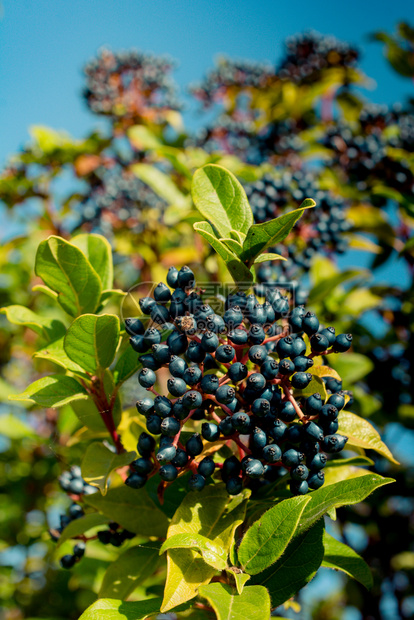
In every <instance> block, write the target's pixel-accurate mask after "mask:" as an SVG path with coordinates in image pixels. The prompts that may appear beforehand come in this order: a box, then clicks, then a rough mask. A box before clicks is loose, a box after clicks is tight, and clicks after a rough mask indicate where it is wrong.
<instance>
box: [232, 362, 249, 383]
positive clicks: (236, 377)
mask: <svg viewBox="0 0 414 620" xmlns="http://www.w3.org/2000/svg"><path fill="white" fill-rule="evenodd" d="M247 373H248V370H247V366H245V365H244V364H242V363H241V362H235V363H234V364H232V365H231V366H230V368H229V369H228V371H227V374H228V376H229V378H230V379H231V381H232V382H233V383H237V382H238V381H243V379H245V378H246V377H247Z"/></svg>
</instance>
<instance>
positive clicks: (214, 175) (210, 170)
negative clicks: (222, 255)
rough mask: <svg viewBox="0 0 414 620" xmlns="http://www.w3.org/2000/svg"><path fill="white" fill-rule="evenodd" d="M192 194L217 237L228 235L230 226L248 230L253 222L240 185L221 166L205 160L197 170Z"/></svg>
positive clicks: (231, 228)
mask: <svg viewBox="0 0 414 620" xmlns="http://www.w3.org/2000/svg"><path fill="white" fill-rule="evenodd" d="M191 195H192V197H193V201H194V204H195V206H196V207H197V209H198V210H199V212H200V213H201V214H202V215H203V216H204V217H205V218H206V220H208V221H209V222H210V223H211V224H212V225H213V226H214V228H215V229H216V230H217V232H218V233H219V236H220V237H226V238H227V237H230V231H231V230H239V231H241V232H243V233H247V232H248V230H249V228H250V227H251V225H252V224H253V213H252V210H251V208H250V205H249V202H248V200H247V196H246V192H245V191H244V189H243V186H242V185H241V183H239V181H238V180H237V179H236V177H235V176H234V174H232V173H231V172H229V171H228V170H226V169H225V168H223V167H222V166H217V165H215V164H207V166H204V167H203V168H199V169H198V170H196V172H195V173H194V176H193V183H192V186H191Z"/></svg>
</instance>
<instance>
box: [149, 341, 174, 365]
mask: <svg viewBox="0 0 414 620" xmlns="http://www.w3.org/2000/svg"><path fill="white" fill-rule="evenodd" d="M151 351H152V354H153V356H154V358H155V359H156V360H157V362H158V364H160V365H161V366H163V365H164V364H168V362H169V361H170V357H171V353H170V349H169V348H168V345H166V344H153V345H152V347H151Z"/></svg>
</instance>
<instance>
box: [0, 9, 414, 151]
mask: <svg viewBox="0 0 414 620" xmlns="http://www.w3.org/2000/svg"><path fill="white" fill-rule="evenodd" d="M0 3H2V5H3V11H2V16H1V18H0V59H1V60H0V63H1V65H0V135H1V140H0V162H3V161H4V160H5V158H6V157H7V155H8V154H11V153H12V152H13V151H15V150H16V149H18V148H19V147H20V146H21V145H22V144H23V143H24V142H25V141H26V140H27V136H28V133H27V129H28V127H29V125H32V124H46V125H50V126H53V127H56V128H61V129H66V130H67V131H69V132H70V133H72V134H74V135H75V136H78V137H80V136H82V135H83V134H84V133H85V132H86V131H87V130H88V129H90V128H91V127H93V126H95V125H96V124H97V122H98V121H97V119H96V118H95V117H93V116H92V115H91V114H90V113H89V112H88V111H87V110H86V108H85V106H84V104H83V101H82V99H81V97H80V92H81V89H82V74H81V70H82V66H83V65H84V63H85V61H86V60H87V59H89V58H90V57H91V56H93V55H94V54H95V53H96V51H97V49H98V48H99V47H101V46H102V45H107V46H110V47H112V48H113V49H127V48H130V47H136V48H139V49H142V50H145V51H152V52H155V53H169V54H170V55H171V56H173V57H175V58H176V59H177V60H178V62H179V68H178V70H177V72H176V74H175V76H176V79H177V81H178V82H179V84H180V86H181V87H182V88H185V86H186V85H187V84H188V83H189V82H193V81H196V80H197V79H199V78H200V76H201V75H202V74H203V73H204V72H205V71H206V69H208V68H209V67H210V66H211V65H212V61H213V58H214V57H215V56H216V55H217V54H219V53H224V54H227V55H230V56H237V57H239V58H252V59H257V60H269V61H275V60H276V59H277V58H278V57H279V56H280V54H281V44H282V42H283V40H284V39H285V37H286V36H288V35H290V34H293V33H296V32H299V31H303V30H305V29H309V28H314V29H317V30H319V31H320V32H323V33H329V34H334V35H336V36H337V37H338V38H341V39H344V40H347V41H350V42H352V43H355V44H357V45H359V46H360V47H361V48H363V61H362V67H363V69H364V70H365V72H366V73H367V74H368V75H370V76H371V77H373V78H374V80H376V81H377V83H378V86H377V88H376V90H375V91H374V92H373V93H372V94H371V96H372V97H373V99H374V100H376V101H378V102H385V103H387V102H392V101H396V100H401V99H402V98H403V97H404V95H405V94H407V93H408V92H409V90H410V83H409V81H407V80H404V79H403V78H400V77H398V76H396V75H395V74H393V72H392V71H391V70H390V69H389V68H388V66H387V64H386V63H385V61H384V60H383V58H382V50H381V46H380V45H379V44H373V43H369V42H368V41H367V38H366V36H367V33H369V32H372V31H373V30H377V29H387V30H389V29H392V28H393V27H394V25H395V24H396V23H397V22H398V21H399V20H401V19H407V18H410V17H411V18H412V19H414V10H413V3H412V1H411V0H393V2H390V1H389V0H376V1H375V2H374V1H373V0H364V1H361V0H358V1H356V0H348V1H347V2H346V3H339V2H338V3H332V2H331V3H328V2H326V1H321V0H314V1H313V2H309V1H308V0H294V1H290V2H287V1H286V0H284V1H282V0H0ZM188 114H190V113H188ZM188 122H190V123H192V122H194V121H193V120H192V119H191V118H189V119H188Z"/></svg>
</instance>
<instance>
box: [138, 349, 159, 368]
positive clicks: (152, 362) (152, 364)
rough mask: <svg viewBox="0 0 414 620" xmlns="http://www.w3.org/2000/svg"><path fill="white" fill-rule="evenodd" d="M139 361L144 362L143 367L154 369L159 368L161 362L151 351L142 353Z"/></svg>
mask: <svg viewBox="0 0 414 620" xmlns="http://www.w3.org/2000/svg"><path fill="white" fill-rule="evenodd" d="M139 362H140V364H142V366H143V368H149V369H150V370H154V371H156V370H158V368H159V367H160V365H159V363H158V362H157V360H156V359H155V357H154V356H153V355H152V354H151V353H148V354H146V355H141V356H140V357H139Z"/></svg>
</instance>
